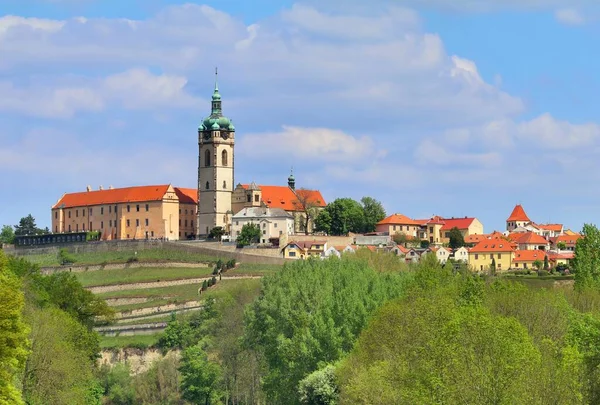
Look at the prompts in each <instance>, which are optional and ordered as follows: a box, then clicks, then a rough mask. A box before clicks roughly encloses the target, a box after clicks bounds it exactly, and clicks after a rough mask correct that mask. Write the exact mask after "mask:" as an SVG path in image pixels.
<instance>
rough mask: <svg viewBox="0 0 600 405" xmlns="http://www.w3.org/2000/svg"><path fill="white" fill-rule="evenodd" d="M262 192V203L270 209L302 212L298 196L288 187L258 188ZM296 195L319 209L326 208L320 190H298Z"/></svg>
mask: <svg viewBox="0 0 600 405" xmlns="http://www.w3.org/2000/svg"><path fill="white" fill-rule="evenodd" d="M242 187H244V188H245V189H248V187H249V185H248V184H242ZM258 187H259V188H260V190H261V197H262V201H263V202H264V203H265V205H266V206H267V207H269V208H282V209H284V210H286V211H302V207H301V205H300V204H299V202H298V196H297V195H296V194H294V191H293V190H292V189H291V188H289V187H287V186H258ZM296 193H297V194H298V195H299V196H300V197H301V198H304V196H303V195H304V194H305V195H306V199H307V200H308V201H309V202H311V203H312V204H315V205H316V206H318V207H325V206H326V205H327V204H326V203H325V199H324V198H323V196H322V195H321V192H320V191H318V190H305V189H297V190H296Z"/></svg>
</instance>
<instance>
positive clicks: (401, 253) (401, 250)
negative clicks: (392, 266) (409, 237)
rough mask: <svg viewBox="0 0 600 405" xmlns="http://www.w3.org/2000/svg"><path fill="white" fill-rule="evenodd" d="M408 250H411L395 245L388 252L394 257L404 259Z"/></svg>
mask: <svg viewBox="0 0 600 405" xmlns="http://www.w3.org/2000/svg"><path fill="white" fill-rule="evenodd" d="M410 250H411V249H408V248H406V247H404V246H402V245H396V246H394V247H393V248H392V249H391V250H390V252H391V253H393V254H395V255H396V256H401V257H404V256H406V254H407V253H408V252H409V251H410Z"/></svg>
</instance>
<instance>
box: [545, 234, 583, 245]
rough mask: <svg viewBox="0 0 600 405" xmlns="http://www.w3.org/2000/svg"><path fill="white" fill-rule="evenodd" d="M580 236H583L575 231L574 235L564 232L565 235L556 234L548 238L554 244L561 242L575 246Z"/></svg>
mask: <svg viewBox="0 0 600 405" xmlns="http://www.w3.org/2000/svg"><path fill="white" fill-rule="evenodd" d="M581 238H583V236H582V235H580V234H578V233H577V234H575V235H566V234H565V235H559V236H556V237H554V238H550V240H551V241H552V243H554V244H558V243H559V242H563V243H564V244H565V245H567V246H575V245H576V244H577V241H578V240H579V239H581Z"/></svg>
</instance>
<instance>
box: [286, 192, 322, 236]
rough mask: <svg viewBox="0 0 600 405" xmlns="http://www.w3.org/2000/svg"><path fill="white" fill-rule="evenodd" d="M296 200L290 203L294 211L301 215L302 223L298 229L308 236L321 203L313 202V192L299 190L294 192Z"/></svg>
mask: <svg viewBox="0 0 600 405" xmlns="http://www.w3.org/2000/svg"><path fill="white" fill-rule="evenodd" d="M295 194H296V199H295V200H294V201H292V204H293V205H294V208H295V209H296V211H300V212H301V213H302V215H301V218H300V220H301V221H302V223H301V226H300V228H301V229H303V230H304V233H305V234H306V235H308V233H309V229H310V224H311V222H314V220H315V218H316V217H317V215H318V214H319V209H318V207H319V206H320V205H321V201H317V200H315V196H314V192H313V191H311V190H306V189H304V188H300V189H298V190H296V191H295Z"/></svg>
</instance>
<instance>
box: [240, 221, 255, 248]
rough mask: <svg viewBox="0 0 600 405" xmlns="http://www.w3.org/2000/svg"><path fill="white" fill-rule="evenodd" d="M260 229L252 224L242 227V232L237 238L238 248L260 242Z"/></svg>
mask: <svg viewBox="0 0 600 405" xmlns="http://www.w3.org/2000/svg"><path fill="white" fill-rule="evenodd" d="M260 235H261V231H260V227H259V226H258V225H257V224H254V223H248V224H245V225H244V226H242V231H241V232H240V234H239V236H238V237H237V244H238V246H248V245H251V244H252V243H258V241H260Z"/></svg>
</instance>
